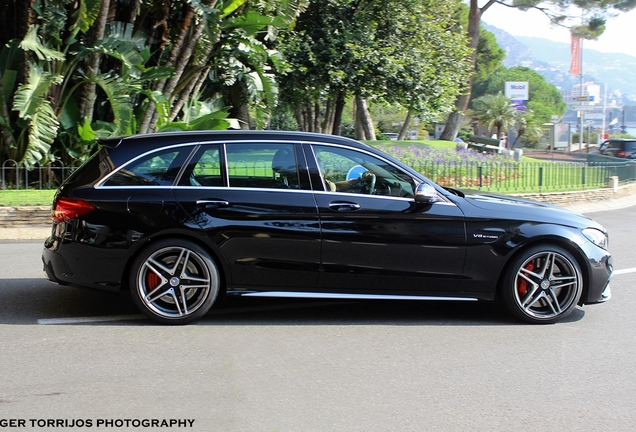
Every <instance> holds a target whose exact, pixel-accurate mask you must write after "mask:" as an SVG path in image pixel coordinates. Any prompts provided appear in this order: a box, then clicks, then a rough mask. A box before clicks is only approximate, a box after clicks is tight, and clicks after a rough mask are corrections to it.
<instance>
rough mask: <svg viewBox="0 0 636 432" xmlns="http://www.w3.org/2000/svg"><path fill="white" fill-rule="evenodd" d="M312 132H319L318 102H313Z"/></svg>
mask: <svg viewBox="0 0 636 432" xmlns="http://www.w3.org/2000/svg"><path fill="white" fill-rule="evenodd" d="M314 132H320V103H319V102H316V103H314Z"/></svg>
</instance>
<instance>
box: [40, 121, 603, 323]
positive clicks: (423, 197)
mask: <svg viewBox="0 0 636 432" xmlns="http://www.w3.org/2000/svg"><path fill="white" fill-rule="evenodd" d="M99 144H100V148H99V150H98V151H97V152H96V153H95V154H94V155H93V157H92V158H91V159H90V160H88V161H87V162H86V163H85V164H84V165H83V166H82V167H80V168H79V169H78V170H76V171H75V172H74V173H73V174H72V175H71V176H70V177H69V178H68V180H67V181H66V182H65V183H64V184H63V185H62V186H61V187H60V189H59V191H58V192H57V194H56V196H55V199H54V203H53V209H52V213H53V227H52V232H51V236H50V237H49V238H48V239H47V240H46V243H45V248H44V252H43V261H44V268H45V271H46V273H47V275H48V277H49V279H50V280H51V281H54V282H57V283H60V284H72V285H77V286H82V287H89V288H96V289H102V290H111V291H118V290H130V291H131V294H132V298H133V299H134V301H135V303H136V304H137V306H138V307H139V309H140V310H141V311H143V312H144V313H145V314H146V315H148V316H149V317H150V318H152V319H154V320H156V321H158V322H161V323H171V324H183V323H187V322H190V321H192V320H194V319H198V318H200V317H201V316H203V315H204V314H205V313H206V312H208V310H209V309H210V307H212V305H213V303H214V302H215V300H217V298H219V296H228V295H240V296H269V297H296V298H298V297H302V298H337V299H341V298H342V299H365V298H372V299H401V300H447V301H448V300H457V301H492V300H494V299H495V298H499V299H501V301H502V303H503V304H504V305H505V306H506V307H507V309H508V310H509V311H510V312H511V313H512V314H513V315H514V316H516V317H517V318H520V319H521V320H524V321H527V322H531V323H551V322H554V321H557V320H559V319H562V318H564V317H566V316H567V315H568V314H570V313H571V312H572V311H573V309H574V308H575V307H576V306H577V304H578V305H583V304H588V303H598V302H602V301H604V300H607V299H608V298H609V297H610V290H609V280H610V279H611V276H612V261H611V255H610V254H609V253H608V251H607V245H608V236H607V233H606V231H605V230H604V229H603V227H602V226H600V225H599V224H598V223H596V222H594V221H592V220H591V219H589V218H587V217H584V216H581V215H578V214H575V213H572V212H570V211H567V210H564V209H561V208H558V207H554V206H549V205H546V204H541V203H538V202H533V201H528V200H522V199H518V198H513V197H506V196H497V195H492V194H486V193H481V192H476V191H472V192H469V191H459V190H455V189H448V188H442V187H440V186H438V185H436V184H435V183H433V182H431V181H430V180H428V179H427V178H425V177H424V176H422V175H421V174H419V173H417V172H415V171H414V170H413V169H411V168H409V167H407V166H405V165H403V164H402V163H400V162H398V161H396V160H394V159H393V158H391V157H389V156H387V155H385V154H383V153H382V152H379V151H378V150H376V149H374V148H372V147H370V146H367V145H365V144H362V143H359V142H357V141H354V140H350V139H347V138H342V137H337V136H330V135H321V134H310V133H300V132H276V131H216V132H191V133H190V132H188V133H167V134H149V135H139V136H130V137H125V138H111V139H104V140H101V141H100V142H99Z"/></svg>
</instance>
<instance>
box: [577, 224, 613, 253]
mask: <svg viewBox="0 0 636 432" xmlns="http://www.w3.org/2000/svg"><path fill="white" fill-rule="evenodd" d="M582 232H583V235H584V236H585V238H587V239H588V240H589V241H591V242H592V243H594V244H595V245H596V246H598V247H600V248H603V249H607V246H608V245H609V238H608V237H607V234H605V233H604V232H603V231H600V230H597V229H596V228H585V229H584V230H583V231H582Z"/></svg>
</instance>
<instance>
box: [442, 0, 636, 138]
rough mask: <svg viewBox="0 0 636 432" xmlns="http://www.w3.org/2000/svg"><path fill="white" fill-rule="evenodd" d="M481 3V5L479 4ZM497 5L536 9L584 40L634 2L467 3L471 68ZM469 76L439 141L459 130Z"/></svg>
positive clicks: (513, 0) (542, 0)
mask: <svg viewBox="0 0 636 432" xmlns="http://www.w3.org/2000/svg"><path fill="white" fill-rule="evenodd" d="M480 3H481V5H480ZM495 4H500V5H502V6H505V7H509V8H516V9H520V10H524V11H525V10H529V9H537V10H539V11H541V12H543V13H544V14H545V15H546V16H547V17H548V18H549V19H550V20H551V21H552V22H553V23H555V24H558V25H564V26H567V25H569V26H570V28H571V29H572V32H573V34H576V35H579V36H582V37H584V38H588V39H594V38H596V37H598V36H600V35H601V34H602V33H603V31H604V30H605V16H607V14H609V13H612V12H614V11H620V12H625V11H628V10H631V9H633V8H634V7H636V0H485V1H481V2H479V1H478V0H470V3H469V13H468V29H467V34H468V47H469V48H470V50H471V54H470V57H469V59H470V62H471V63H472V65H473V66H474V65H475V61H476V52H477V51H476V48H477V45H478V43H479V36H480V34H479V31H480V25H479V24H480V22H481V17H482V15H483V14H484V13H486V11H488V9H490V8H491V7H492V6H493V5H495ZM573 8H578V9H580V10H582V11H583V12H584V16H583V17H582V21H578V24H572V21H571V20H570V18H571V17H570V16H569V15H568V11H570V10H572V9H573ZM580 19H581V17H580V16H579V17H577V20H580ZM472 83H473V76H472V75H471V76H470V78H469V79H468V80H467V81H466V83H465V87H464V89H465V91H464V92H463V94H461V95H459V96H458V97H457V99H456V101H455V110H454V111H453V112H452V113H451V114H450V115H449V117H448V120H447V121H446V127H445V128H444V131H443V132H442V135H441V137H440V138H441V139H445V140H449V141H452V140H454V139H455V137H456V136H457V132H458V131H459V127H460V125H461V122H462V119H463V117H464V112H465V111H466V109H467V108H468V103H469V101H470V96H471V94H470V89H471V86H472Z"/></svg>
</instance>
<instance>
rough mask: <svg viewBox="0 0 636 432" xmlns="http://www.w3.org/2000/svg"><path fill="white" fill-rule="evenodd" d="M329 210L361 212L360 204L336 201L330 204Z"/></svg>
mask: <svg viewBox="0 0 636 432" xmlns="http://www.w3.org/2000/svg"><path fill="white" fill-rule="evenodd" d="M329 208H330V209H331V210H333V211H337V212H345V211H356V210H360V204H357V203H352V202H346V201H334V202H332V203H329Z"/></svg>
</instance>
